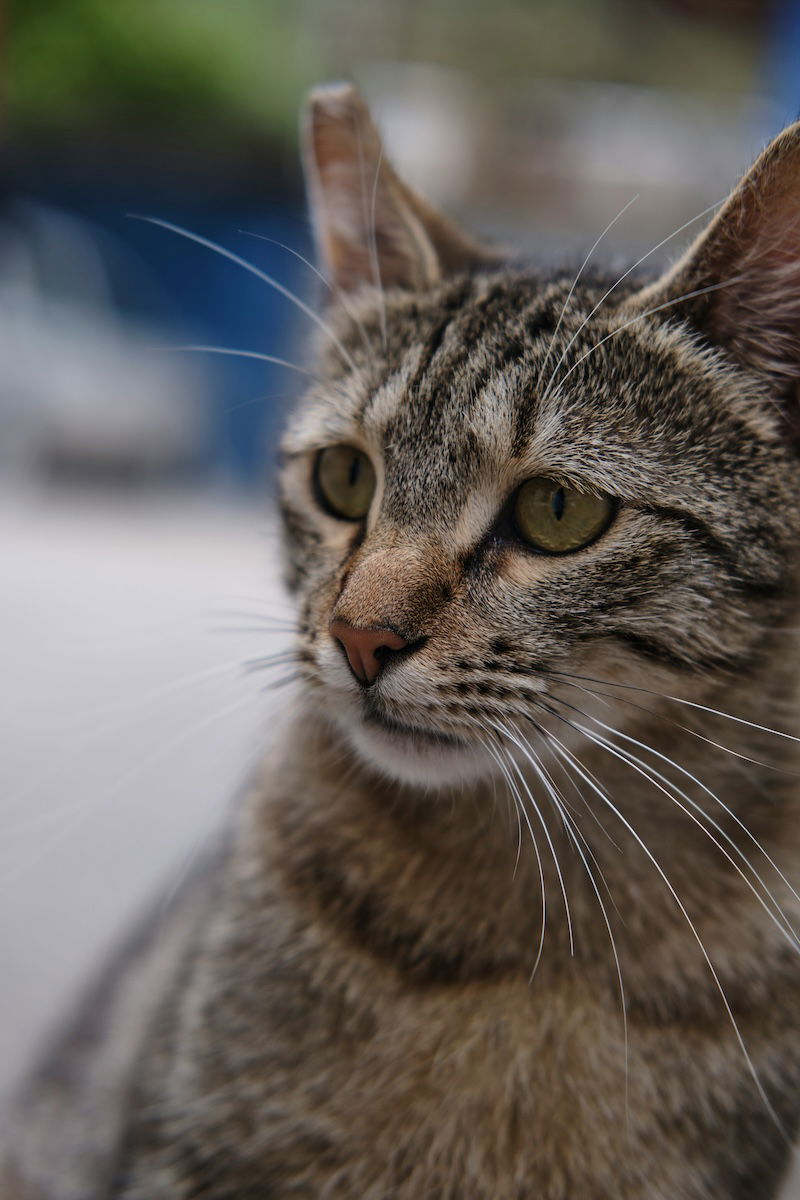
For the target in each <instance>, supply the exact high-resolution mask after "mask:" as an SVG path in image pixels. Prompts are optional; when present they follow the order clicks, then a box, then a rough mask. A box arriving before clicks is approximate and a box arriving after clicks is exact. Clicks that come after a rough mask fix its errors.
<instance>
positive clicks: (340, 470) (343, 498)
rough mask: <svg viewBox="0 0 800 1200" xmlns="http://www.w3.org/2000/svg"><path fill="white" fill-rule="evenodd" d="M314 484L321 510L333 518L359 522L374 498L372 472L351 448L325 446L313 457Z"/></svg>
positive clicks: (373, 473)
mask: <svg viewBox="0 0 800 1200" xmlns="http://www.w3.org/2000/svg"><path fill="white" fill-rule="evenodd" d="M316 480H317V487H318V489H319V494H320V497H321V499H322V501H323V502H324V506H325V508H327V509H328V510H329V512H331V513H333V515H334V516H335V517H343V518H344V520H346V521H360V520H361V519H362V517H365V516H366V515H367V513H368V511H369V506H370V503H371V501H372V497H373V495H374V494H375V471H374V469H373V466H372V463H371V462H370V461H369V459H368V458H367V456H366V454H362V453H361V451H360V450H356V449H355V447H353V446H328V447H327V448H326V449H325V450H320V452H319V454H318V455H317V465H316Z"/></svg>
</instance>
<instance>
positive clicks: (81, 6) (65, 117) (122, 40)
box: [5, 0, 316, 138]
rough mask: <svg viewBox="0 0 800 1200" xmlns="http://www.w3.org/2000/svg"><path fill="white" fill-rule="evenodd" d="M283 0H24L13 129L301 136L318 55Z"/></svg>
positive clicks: (12, 62)
mask: <svg viewBox="0 0 800 1200" xmlns="http://www.w3.org/2000/svg"><path fill="white" fill-rule="evenodd" d="M297 15H298V14H297V6H293V5H292V4H291V3H287V2H286V0H229V2H226V0H17V3H16V9H15V10H14V11H13V15H12V18H11V22H10V30H9V38H8V49H7V72H6V80H7V82H6V89H5V90H6V107H7V118H8V123H9V125H10V126H11V128H12V129H13V130H15V131H24V132H36V131H41V132H45V131H54V130H56V131H57V130H58V129H66V128H69V129H93V130H100V131H108V130H110V129H115V128H120V127H121V128H123V129H125V128H130V127H136V128H139V129H144V130H146V131H151V132H157V131H159V130H161V131H163V130H164V129H165V127H166V128H167V129H171V130H176V131H181V132H186V131H195V132H196V133H197V135H198V138H199V137H202V136H207V135H208V134H209V133H211V134H212V135H213V133H214V132H215V131H219V132H224V131H226V130H228V129H230V128H236V129H237V130H238V131H239V132H240V134H241V135H243V136H247V135H248V134H250V133H256V132H261V133H266V134H271V135H273V136H282V135H284V134H286V133H287V132H288V131H289V130H292V131H293V130H294V127H295V123H296V119H297V118H296V110H297V96H298V89H299V88H300V87H302V85H303V83H304V81H305V79H306V78H314V77H316V70H315V59H314V53H313V47H312V45H311V43H310V41H309V40H308V39H307V38H305V37H304V29H303V25H302V23H299V22H298V19H297Z"/></svg>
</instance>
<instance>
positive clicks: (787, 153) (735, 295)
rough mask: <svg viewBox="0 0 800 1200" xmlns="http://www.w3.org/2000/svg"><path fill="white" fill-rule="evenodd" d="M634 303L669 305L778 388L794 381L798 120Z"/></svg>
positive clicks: (799, 259)
mask: <svg viewBox="0 0 800 1200" xmlns="http://www.w3.org/2000/svg"><path fill="white" fill-rule="evenodd" d="M706 289H707V290H706ZM691 293H695V294H694V295H691ZM696 293H702V294H699V295H698V294H696ZM682 297H687V298H686V299H682ZM634 303H635V304H636V305H637V307H638V306H640V305H645V306H646V307H647V308H652V307H655V306H656V305H659V304H664V305H665V306H666V307H665V312H669V306H670V305H671V304H674V306H675V314H676V316H678V315H688V316H689V317H690V319H691V320H692V322H693V323H694V324H695V325H696V326H697V327H698V328H699V329H700V330H701V332H702V333H703V334H704V335H705V336H706V337H707V338H708V340H709V341H711V342H712V343H714V344H715V345H719V346H722V347H724V348H726V349H727V350H728V351H729V352H730V353H731V354H732V355H733V356H734V358H736V359H738V360H739V362H741V363H742V365H743V366H745V367H748V368H750V369H752V370H755V371H758V372H760V373H762V374H764V375H766V376H768V377H769V378H770V380H771V381H772V382H773V383H774V384H775V386H777V387H778V388H780V389H781V390H783V391H786V390H787V389H788V386H789V385H790V384H797V383H798V382H800V122H798V123H797V124H795V125H791V126H790V127H789V128H788V129H786V130H784V132H783V133H781V134H780V135H779V136H778V137H777V138H775V140H774V141H773V142H772V143H771V144H770V145H769V146H768V147H767V149H766V150H765V151H764V152H763V153H762V154H761V156H760V157H759V158H758V159H757V160H756V163H755V165H754V166H753V167H751V169H750V171H748V173H747V174H746V175H745V176H744V178H743V179H742V181H741V182H740V183H739V185H738V186H737V187H736V188H735V189H734V190H733V192H732V193H731V195H730V196H729V198H728V200H727V201H726V202H725V204H724V206H723V208H722V209H721V211H720V212H719V213H718V214H717V216H716V217H715V218H714V220H713V221H712V222H711V224H710V225H709V227H708V228H707V229H706V231H705V232H704V233H703V234H701V236H700V237H699V238H698V239H697V241H696V242H695V244H694V245H693V246H691V247H690V249H689V250H688V252H687V253H686V254H685V255H684V257H683V258H682V259H681V260H680V261H679V262H678V263H677V264H676V265H675V266H674V267H673V268H672V270H671V271H669V272H668V273H667V274H666V275H665V276H664V277H663V278H662V279H660V280H659V281H657V282H656V283H655V284H653V285H652V286H651V287H648V288H646V289H645V290H644V291H643V292H641V293H639V296H638V297H635V298H634Z"/></svg>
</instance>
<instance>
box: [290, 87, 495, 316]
mask: <svg viewBox="0 0 800 1200" xmlns="http://www.w3.org/2000/svg"><path fill="white" fill-rule="evenodd" d="M304 150H305V169H306V179H307V182H308V190H309V197H310V202H311V215H312V221H313V225H314V231H315V235H316V240H317V245H318V249H319V253H320V256H321V258H322V261H323V263H324V265H325V267H326V269H327V271H328V274H329V276H330V277H331V280H332V281H333V282H334V283H335V284H336V286H337V287H338V288H340V289H341V290H342V291H347V292H349V291H354V290H355V289H356V288H358V287H361V286H362V285H364V284H371V285H373V286H375V287H379V288H393V287H400V288H413V289H424V288H428V287H431V286H432V285H433V284H435V283H436V282H437V281H439V280H440V279H442V278H444V277H446V276H447V275H451V274H454V273H456V272H458V271H460V270H465V269H469V268H470V267H472V266H475V265H477V264H479V263H481V262H491V261H496V259H497V255H496V254H493V253H492V252H491V251H490V250H488V249H486V248H484V247H483V246H481V245H480V244H479V243H478V242H477V241H474V240H473V239H472V238H470V237H469V236H468V235H467V234H465V233H462V231H461V230H460V229H458V228H457V227H456V226H455V225H454V224H452V223H451V222H450V221H449V220H447V218H446V217H444V216H442V214H441V213H439V212H437V211H436V209H434V208H433V207H432V205H430V204H429V203H428V202H427V201H426V200H424V199H423V198H422V197H421V196H418V195H417V193H416V192H414V191H412V189H411V188H410V187H408V186H407V184H405V183H403V181H402V180H401V179H400V178H399V177H398V175H397V174H396V172H395V170H394V168H393V167H392V165H391V163H390V162H389V161H388V159H387V158H386V155H385V154H384V151H383V146H382V143H381V138H380V135H379V133H378V130H377V129H376V127H375V123H374V121H373V120H372V117H371V116H370V113H369V109H368V108H367V106H366V104H365V103H364V100H363V99H362V97H361V95H360V94H359V92H358V91H357V89H356V88H355V87H353V86H352V85H351V84H347V83H342V84H332V85H327V86H325V87H320V88H316V89H315V90H314V91H312V92H311V94H310V96H309V99H308V104H307V108H306V115H305V121H304Z"/></svg>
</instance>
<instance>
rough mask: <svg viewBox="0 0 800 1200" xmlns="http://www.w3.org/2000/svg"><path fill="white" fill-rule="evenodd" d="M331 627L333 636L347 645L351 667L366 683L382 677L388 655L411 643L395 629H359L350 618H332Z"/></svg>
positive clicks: (366, 684)
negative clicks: (346, 619) (337, 619)
mask: <svg viewBox="0 0 800 1200" xmlns="http://www.w3.org/2000/svg"><path fill="white" fill-rule="evenodd" d="M328 628H329V632H330V635H331V637H334V638H336V640H337V641H339V642H341V643H342V645H343V646H344V652H345V654H346V655H347V661H348V662H349V663H350V670H351V671H352V672H353V674H354V675H355V677H356V679H357V680H358V681H359V683H363V684H364V685H365V686H366V687H369V685H370V684H371V683H374V682H375V680H376V679H377V678H378V676H379V675H380V673H381V670H382V669H383V666H384V663H385V662H386V660H387V658H389V657H391V655H392V653H393V652H394V651H395V650H403V649H405V647H406V646H407V645H408V642H407V641H406V640H405V638H402V637H401V636H400V634H399V633H395V632H394V630H392V629H378V628H375V627H372V628H369V629H356V627H355V626H354V625H349V624H348V623H347V621H331V623H330V626H329V627H328Z"/></svg>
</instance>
